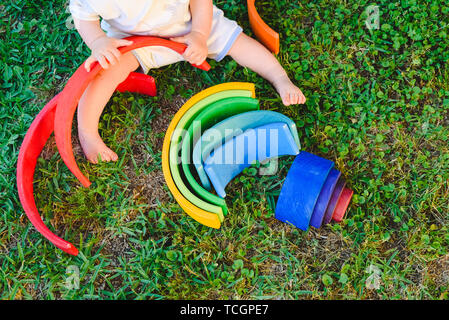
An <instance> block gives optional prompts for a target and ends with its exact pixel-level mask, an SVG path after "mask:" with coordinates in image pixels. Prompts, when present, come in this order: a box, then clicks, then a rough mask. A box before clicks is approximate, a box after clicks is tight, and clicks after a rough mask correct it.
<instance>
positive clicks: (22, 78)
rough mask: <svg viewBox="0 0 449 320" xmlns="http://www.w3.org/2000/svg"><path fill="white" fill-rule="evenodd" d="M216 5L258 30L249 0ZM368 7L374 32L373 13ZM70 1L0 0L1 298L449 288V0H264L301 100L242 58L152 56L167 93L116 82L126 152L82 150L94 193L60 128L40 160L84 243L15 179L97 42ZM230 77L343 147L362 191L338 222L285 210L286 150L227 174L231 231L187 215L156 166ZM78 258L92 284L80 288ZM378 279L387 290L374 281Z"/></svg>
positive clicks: (50, 202) (399, 292) (38, 192)
mask: <svg viewBox="0 0 449 320" xmlns="http://www.w3.org/2000/svg"><path fill="white" fill-rule="evenodd" d="M216 4H217V5H218V6H219V7H221V8H222V9H224V11H225V14H226V15H227V16H228V17H230V18H232V19H236V20H237V21H238V22H239V23H240V24H241V25H242V27H243V28H244V29H245V32H247V33H248V34H251V31H250V28H249V24H248V21H247V15H246V12H245V6H244V1H234V0H232V1H217V2H216ZM372 4H375V5H378V6H379V8H380V28H379V29H378V30H369V29H367V28H366V26H365V22H364V21H365V18H366V14H365V13H364V11H365V9H366V8H367V7H368V6H369V5H372ZM66 5H67V3H66V1H61V0H55V1H35V0H34V1H33V0H31V1H23V0H18V1H4V2H2V4H1V5H0V12H1V21H0V40H1V41H0V53H1V63H0V72H1V74H2V75H3V77H2V79H1V80H0V83H1V88H2V95H1V97H0V108H1V110H0V126H1V128H0V146H1V148H0V169H1V170H0V199H1V201H0V298H2V299H59V298H62V299H180V298H192V299H211V298H217V299H231V298H232V299H235V298H241V299H260V298H270V299H278V298H280V299H448V298H449V291H448V290H449V277H448V270H449V255H448V248H449V235H448V234H449V233H448V220H449V219H448V210H449V200H448V199H449V184H448V180H449V170H448V169H449V152H448V151H449V150H448V136H449V62H448V61H449V38H448V37H449V27H448V26H449V24H448V21H449V5H448V3H447V2H446V1H444V0H431V1H427V2H426V4H422V3H421V2H419V1H416V0H401V1H399V0H394V1H390V0H378V1H376V2H375V3H372V2H370V1H365V0H360V1H355V0H351V1H342V0H337V1H328V0H311V1H300V2H298V1H285V0H277V1H271V2H269V1H266V2H262V1H259V2H258V3H257V6H258V9H259V11H260V12H261V14H262V16H263V17H264V18H265V20H266V21H267V22H268V24H269V25H271V26H272V27H273V28H274V29H276V30H277V31H278V32H279V33H280V35H281V53H280V54H279V56H278V58H279V60H280V61H281V62H282V64H283V65H284V66H285V68H286V70H287V71H288V73H289V75H290V76H291V77H292V78H294V79H295V81H296V82H297V83H298V85H299V86H300V87H301V89H303V92H304V93H305V95H306V96H307V98H308V101H307V104H306V105H305V106H299V107H298V106H292V107H284V106H282V104H281V102H280V99H279V98H278V97H277V95H276V94H275V91H274V90H273V88H272V87H271V86H270V85H269V84H268V83H267V82H266V81H264V80H263V79H261V78H260V77H258V76H257V75H256V74H254V73H253V72H251V71H250V70H246V69H243V68H241V67H239V66H238V65H237V64H236V63H235V62H233V61H232V60H231V59H229V58H226V59H225V60H224V61H222V62H220V63H216V62H214V61H211V64H212V65H213V69H212V70H211V71H210V72H209V73H205V72H202V71H198V70H194V69H192V68H191V67H190V66H188V65H187V64H186V63H178V64H176V65H172V66H168V67H164V68H162V69H160V70H154V72H152V75H153V76H154V77H155V78H156V79H157V85H158V89H159V92H160V94H159V97H156V98H147V97H143V96H138V95H131V94H116V95H114V98H113V99H112V100H111V102H110V104H109V105H108V107H107V110H106V112H105V114H104V115H103V117H102V120H101V134H102V135H103V137H104V138H105V141H106V143H107V144H108V145H110V146H111V147H112V148H113V149H114V150H116V151H117V152H118V154H119V156H120V161H119V162H117V163H114V164H100V165H96V166H93V165H90V164H88V163H87V162H86V161H85V160H84V158H83V156H82V154H81V152H80V149H79V147H75V152H76V157H77V161H78V163H79V164H80V166H81V169H82V171H83V172H86V173H87V174H88V176H89V178H90V179H91V180H92V181H93V186H92V187H91V188H89V189H84V188H82V187H81V186H80V185H79V183H77V182H76V181H75V179H74V177H73V176H72V175H71V174H70V172H69V171H68V170H67V168H66V167H65V165H64V163H63V162H62V161H61V159H60V157H59V154H58V153H57V150H56V148H55V145H54V140H51V141H50V142H49V144H48V146H47V147H46V148H45V150H44V152H43V153H42V157H41V159H40V160H39V162H38V166H37V170H36V176H35V184H34V189H35V196H36V201H37V206H38V208H39V210H40V213H41V215H42V216H43V218H44V220H45V222H46V223H47V225H49V226H50V228H51V229H52V230H55V232H56V233H57V234H58V235H61V236H63V237H65V238H66V239H67V240H69V241H71V242H73V243H74V244H75V245H76V246H77V247H78V248H80V250H81V253H80V255H79V256H78V257H71V256H69V255H67V254H64V253H63V252H61V251H60V250H58V249H56V248H55V247H53V246H52V245H51V244H50V243H49V242H48V241H47V240H46V239H44V238H43V237H42V236H41V235H40V234H39V233H37V232H36V230H35V229H34V228H33V227H32V225H31V224H30V222H29V221H28V219H27V218H26V216H25V214H24V212H23V209H22V207H21V205H20V202H19V200H18V195H17V189H16V181H15V170H16V161H17V156H18V150H19V147H20V144H21V141H22V139H23V137H24V135H25V133H26V131H27V129H28V127H29V126H30V124H31V122H32V120H33V119H34V117H35V116H36V115H37V113H38V112H39V110H40V109H41V108H42V107H43V106H44V105H45V104H46V102H48V101H49V100H50V98H52V97H53V96H54V95H55V94H56V93H57V92H59V91H61V90H62V88H63V87H64V85H65V82H66V81H67V79H68V77H69V76H70V75H71V74H72V73H73V72H74V70H75V69H76V67H77V66H78V65H79V64H80V63H81V62H82V61H83V60H84V59H85V58H86V57H87V56H88V51H87V48H86V47H85V46H84V45H83V44H82V42H81V39H80V38H79V36H78V35H77V33H76V31H75V30H73V29H68V28H67V26H66V25H68V26H70V21H69V20H67V19H68V17H69V15H68V12H67V10H66ZM226 81H249V82H254V83H256V85H257V94H258V97H259V98H260V99H261V103H262V108H263V109H270V110H277V111H280V112H282V113H284V114H286V115H288V116H290V117H291V118H292V119H294V120H295V121H296V123H297V125H298V127H299V135H300V139H301V142H302V145H303V148H304V149H305V150H307V151H309V152H312V153H315V154H318V155H320V156H323V157H325V158H328V159H331V160H333V161H335V163H336V165H337V167H338V168H339V169H341V170H342V171H343V173H344V174H345V176H346V177H347V180H348V184H349V186H350V187H351V188H352V189H353V190H354V191H355V196H354V199H353V202H352V204H351V207H350V211H349V214H348V216H347V218H346V219H345V221H344V222H343V223H341V224H333V225H329V226H326V227H323V228H321V229H319V230H317V229H313V228H312V229H310V230H309V231H308V232H303V231H300V230H298V229H296V228H293V227H290V226H288V225H286V224H283V223H281V222H279V221H277V220H276V219H275V218H274V213H273V206H274V205H273V203H275V201H276V196H277V195H278V194H279V186H280V184H281V183H282V181H283V179H284V177H285V174H286V172H287V169H288V166H289V165H290V163H291V161H292V159H291V158H283V159H282V161H281V170H280V171H279V173H278V174H277V175H275V176H270V177H266V176H264V177H260V176H257V175H254V172H253V171H251V170H248V172H246V173H245V174H243V175H241V176H239V177H238V178H237V179H236V180H235V181H234V182H233V183H232V185H231V186H230V187H229V189H228V190H227V191H228V197H227V203H228V205H229V207H230V209H231V210H230V214H229V216H228V217H227V219H226V221H225V223H224V224H223V227H222V228H221V229H220V230H213V229H209V228H207V227H204V226H201V225H199V224H198V223H197V222H195V221H194V220H192V219H191V218H189V217H188V216H187V215H186V214H184V213H183V212H182V210H181V209H180V207H179V206H178V205H177V204H176V202H175V201H174V200H173V197H172V196H171V194H170V193H169V191H168V189H167V187H166V186H165V184H164V180H163V177H162V174H161V145H162V139H163V136H164V132H165V130H166V128H167V126H168V123H169V121H170V119H171V117H172V115H173V114H174V113H175V112H176V110H177V109H178V108H179V107H180V105H181V104H182V102H183V101H185V100H186V99H188V98H189V97H190V96H191V95H193V94H194V93H196V92H198V91H199V90H201V89H204V88H206V87H209V86H211V85H214V84H218V83H222V82H226ZM75 136H76V135H75ZM74 266H75V267H77V268H78V269H79V273H80V285H79V289H73V290H69V289H67V288H66V287H65V284H66V280H67V278H68V277H69V276H70V270H72V269H71V268H73V267H74ZM373 270H377V271H373ZM67 272H68V273H67ZM373 275H374V276H375V275H379V279H380V282H379V284H380V286H379V287H378V288H377V289H376V288H373V287H370V286H369V285H367V283H370V281H371V280H372V279H373Z"/></svg>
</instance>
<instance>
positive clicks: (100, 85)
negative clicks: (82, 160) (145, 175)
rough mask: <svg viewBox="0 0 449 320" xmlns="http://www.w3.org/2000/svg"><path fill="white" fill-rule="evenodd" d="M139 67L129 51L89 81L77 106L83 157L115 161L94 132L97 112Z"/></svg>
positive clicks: (96, 123) (116, 157)
mask: <svg viewBox="0 0 449 320" xmlns="http://www.w3.org/2000/svg"><path fill="white" fill-rule="evenodd" d="M138 67H139V63H138V61H137V59H136V58H135V57H134V55H133V54H132V53H131V52H128V53H126V54H124V55H123V56H121V58H120V60H119V62H118V63H117V64H115V65H110V66H109V68H108V69H103V70H102V71H101V72H100V73H99V74H98V76H97V77H96V78H95V79H94V80H93V81H92V82H91V83H90V85H89V87H88V88H87V89H86V91H85V92H84V94H83V96H82V97H81V99H80V102H79V106H78V135H79V139H80V143H81V146H82V148H83V151H84V154H85V155H86V158H87V159H88V160H89V161H90V162H92V163H97V162H98V158H99V157H100V158H101V160H102V161H116V160H117V159H118V156H117V154H116V153H115V152H114V151H112V150H111V149H109V148H108V147H107V146H106V145H105V144H104V142H103V140H102V139H101V137H100V134H99V133H98V122H99V121H100V116H101V113H102V112H103V109H104V107H105V106H106V104H107V103H108V101H109V99H110V98H111V96H112V94H113V93H114V91H115V89H116V88H117V86H118V85H119V84H120V83H122V82H123V81H125V79H126V78H127V77H128V75H129V74H130V73H131V72H132V71H134V70H136V69H137V68H138Z"/></svg>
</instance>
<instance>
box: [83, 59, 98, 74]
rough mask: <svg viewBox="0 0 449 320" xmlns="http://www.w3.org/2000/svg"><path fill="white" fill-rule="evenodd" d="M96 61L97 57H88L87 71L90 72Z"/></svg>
mask: <svg viewBox="0 0 449 320" xmlns="http://www.w3.org/2000/svg"><path fill="white" fill-rule="evenodd" d="M95 61H97V59H96V58H95V57H94V56H90V57H89V58H87V60H86V62H84V68H85V69H86V71H87V72H90V67H91V66H92V63H94V62H95Z"/></svg>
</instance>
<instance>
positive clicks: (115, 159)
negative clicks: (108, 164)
mask: <svg viewBox="0 0 449 320" xmlns="http://www.w3.org/2000/svg"><path fill="white" fill-rule="evenodd" d="M109 156H110V158H111V161H117V160H118V155H117V154H116V153H115V152H114V151H112V150H110V154H109Z"/></svg>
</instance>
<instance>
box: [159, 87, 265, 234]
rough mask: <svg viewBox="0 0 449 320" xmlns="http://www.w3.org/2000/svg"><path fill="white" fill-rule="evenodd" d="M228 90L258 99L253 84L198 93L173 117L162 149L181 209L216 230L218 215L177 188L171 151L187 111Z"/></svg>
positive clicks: (167, 175) (165, 171)
mask: <svg viewBox="0 0 449 320" xmlns="http://www.w3.org/2000/svg"><path fill="white" fill-rule="evenodd" d="M226 90H248V91H251V92H252V97H253V98H255V97H256V91H255V85H254V84H253V83H247V82H228V83H222V84H219V85H216V86H213V87H210V88H208V89H205V90H203V91H201V92H199V93H197V94H196V95H194V96H193V97H192V98H190V99H189V100H188V101H187V102H186V103H185V104H184V105H183V106H182V107H181V109H179V111H178V112H177V113H176V114H175V116H174V117H173V120H172V121H171V122H170V125H169V126H168V129H167V133H166V134H165V137H164V144H163V147H162V172H163V174H164V178H165V182H166V183H167V186H168V188H169V189H170V192H171V193H172V194H173V196H174V197H175V200H176V202H178V204H179V205H180V206H181V208H182V209H183V210H184V211H185V212H186V213H187V214H188V215H189V216H191V217H192V218H193V219H195V220H196V221H198V222H199V223H201V224H204V225H205V226H208V227H211V228H215V229H219V228H220V225H221V223H220V219H219V218H218V215H217V214H216V213H213V212H208V211H205V210H203V209H201V208H198V207H197V206H195V205H193V204H192V203H191V202H190V201H188V200H187V199H186V198H185V197H184V196H183V195H182V194H181V192H180V191H179V190H178V188H177V187H176V185H175V182H174V181H173V177H172V175H171V171H170V163H169V150H170V142H171V139H172V136H173V132H174V130H175V128H176V126H177V124H178V122H179V120H180V119H181V117H182V116H183V115H184V114H185V113H186V112H187V110H189V109H190V108H191V107H192V106H194V105H195V104H196V103H198V102H199V101H201V100H202V99H204V98H206V97H208V96H210V95H212V94H215V93H217V92H221V91H226Z"/></svg>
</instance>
